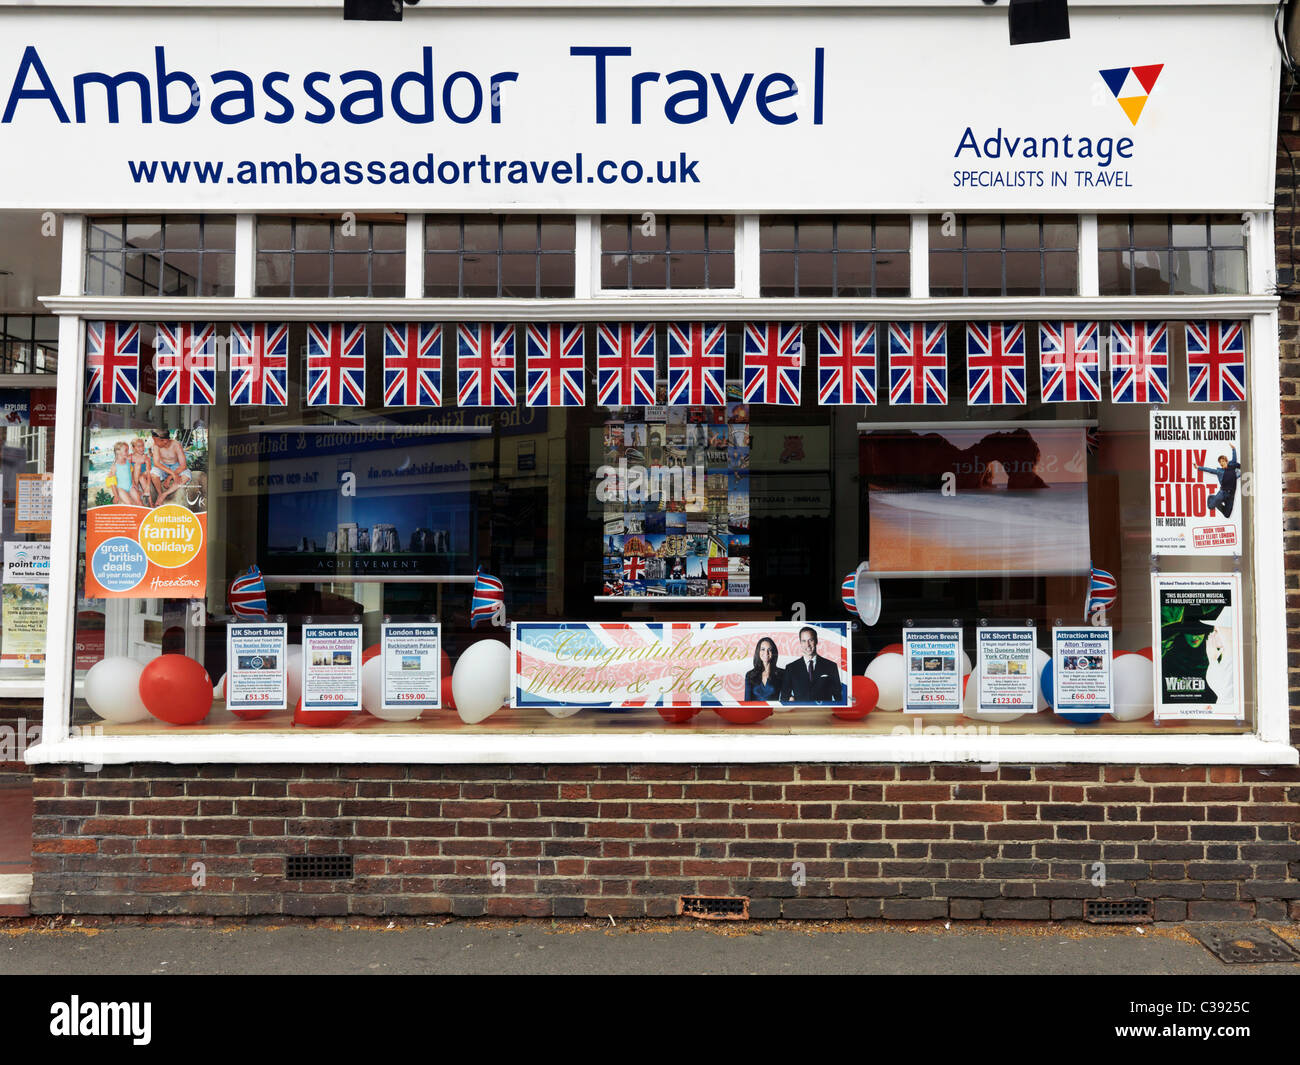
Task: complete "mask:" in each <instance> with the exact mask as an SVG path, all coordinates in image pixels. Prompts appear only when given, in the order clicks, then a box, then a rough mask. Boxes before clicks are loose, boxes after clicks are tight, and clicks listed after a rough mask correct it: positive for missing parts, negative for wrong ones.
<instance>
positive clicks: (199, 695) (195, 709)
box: [140, 655, 213, 725]
mask: <svg viewBox="0 0 1300 1065" xmlns="http://www.w3.org/2000/svg"><path fill="white" fill-rule="evenodd" d="M140 699H141V701H143V703H144V705H145V709H146V710H148V711H149V713H151V714H153V716H154V717H156V718H158V720H160V721H166V722H167V723H168V724H169V725H195V724H198V722H200V721H202V720H203V719H204V718H205V717H207V716H208V711H209V710H211V709H212V699H213V695H212V678H211V677H210V676H208V671H207V670H206V669H204V668H203V666H202V665H200V664H199V663H198V662H196V661H194V659H192V658H190V657H188V656H186V655H160V656H159V657H158V658H155V659H154V660H153V661H152V662H150V663H149V664H148V665H147V666H145V667H144V669H143V671H141V673H140Z"/></svg>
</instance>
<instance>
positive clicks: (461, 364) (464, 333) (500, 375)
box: [456, 322, 515, 407]
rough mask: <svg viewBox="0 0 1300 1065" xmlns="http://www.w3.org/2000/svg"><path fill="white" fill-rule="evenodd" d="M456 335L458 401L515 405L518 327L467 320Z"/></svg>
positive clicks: (491, 404)
mask: <svg viewBox="0 0 1300 1065" xmlns="http://www.w3.org/2000/svg"><path fill="white" fill-rule="evenodd" d="M456 337H457V342H456V348H457V354H456V381H457V386H456V402H457V403H459V404H460V405H461V406H462V407H513V406H514V405H515V327H514V326H513V325H498V324H494V323H492V322H467V323H463V324H462V325H461V326H460V327H459V328H458V329H457V330H456Z"/></svg>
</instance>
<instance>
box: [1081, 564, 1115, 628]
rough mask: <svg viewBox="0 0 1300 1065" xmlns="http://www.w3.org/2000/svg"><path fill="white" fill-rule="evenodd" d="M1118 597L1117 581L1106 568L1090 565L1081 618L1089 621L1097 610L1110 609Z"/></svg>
mask: <svg viewBox="0 0 1300 1065" xmlns="http://www.w3.org/2000/svg"><path fill="white" fill-rule="evenodd" d="M1118 599H1119V583H1118V582H1117V581H1116V580H1115V577H1114V575H1113V574H1112V573H1110V572H1109V571H1108V570H1104V569H1098V568H1097V567H1096V566H1093V567H1092V572H1091V573H1090V574H1089V575H1088V595H1087V598H1086V599H1085V600H1084V603H1083V620H1084V621H1091V620H1092V618H1093V615H1095V614H1097V613H1098V612H1105V611H1108V610H1110V608H1111V607H1113V606H1114V605H1115V603H1116V601H1117V600H1118Z"/></svg>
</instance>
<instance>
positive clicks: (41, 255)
mask: <svg viewBox="0 0 1300 1065" xmlns="http://www.w3.org/2000/svg"><path fill="white" fill-rule="evenodd" d="M43 218H45V221H42V219H43ZM42 228H44V229H45V231H46V232H47V233H48V231H49V230H50V229H51V228H53V230H54V235H52V236H48V235H44V234H43V233H42ZM62 244H63V225H62V219H60V218H59V216H57V215H50V216H49V217H45V216H44V215H43V214H42V212H40V211H0V271H4V272H3V273H0V310H4V311H7V312H22V311H26V312H37V313H39V312H42V311H44V308H43V307H42V306H41V305H40V302H39V299H38V297H40V296H53V295H57V294H58V291H59V262H60V257H61V247H62Z"/></svg>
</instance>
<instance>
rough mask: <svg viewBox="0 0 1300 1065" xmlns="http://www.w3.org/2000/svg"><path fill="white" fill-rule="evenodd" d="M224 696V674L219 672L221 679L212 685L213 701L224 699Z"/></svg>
mask: <svg viewBox="0 0 1300 1065" xmlns="http://www.w3.org/2000/svg"><path fill="white" fill-rule="evenodd" d="M225 697H226V674H224V673H223V674H221V679H220V680H219V681H217V683H216V684H214V685H212V698H213V701H216V700H217V699H224V698H225Z"/></svg>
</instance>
